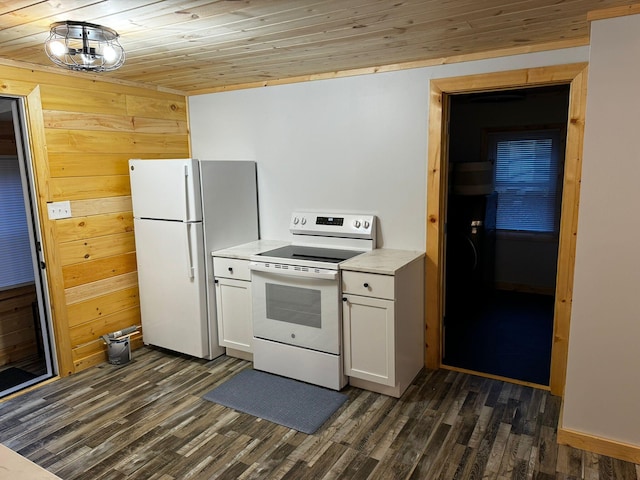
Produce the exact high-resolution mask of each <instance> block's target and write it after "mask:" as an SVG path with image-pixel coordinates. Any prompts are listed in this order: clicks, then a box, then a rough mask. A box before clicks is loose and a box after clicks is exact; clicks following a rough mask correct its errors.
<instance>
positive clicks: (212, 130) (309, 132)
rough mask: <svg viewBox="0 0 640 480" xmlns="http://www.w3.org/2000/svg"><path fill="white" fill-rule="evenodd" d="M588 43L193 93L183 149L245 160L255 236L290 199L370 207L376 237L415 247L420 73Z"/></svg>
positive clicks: (420, 166)
mask: <svg viewBox="0 0 640 480" xmlns="http://www.w3.org/2000/svg"><path fill="white" fill-rule="evenodd" d="M587 59H588V48H586V47H581V48H572V49H565V50H556V51H551V52H542V53H532V54H527V55H517V56H511V57H503V58H496V59H491V60H481V61H474V62H465V63H458V64H453V65H442V66H436V67H426V68H420V69H414V70H404V71H398V72H390V73H381V74H374V75H363V76H356V77H349V78H340V79H332V80H321V81H314V82H306V83H298V84H291V85H281V86H273V87H265V88H261V89H249V90H238V91H231V92H223V93H215V94H207V95H199V96H193V97H190V98H189V115H190V127H191V142H192V143H191V144H192V154H193V156H194V157H195V158H200V159H214V160H222V159H227V160H255V161H256V162H257V165H258V190H259V192H258V197H259V202H260V222H261V236H262V238H265V239H274V240H287V239H289V238H290V236H289V231H288V222H289V216H290V213H291V211H293V210H295V209H308V210H329V211H343V212H371V213H375V214H377V215H378V217H379V219H380V235H379V243H380V246H384V247H387V248H404V249H414V250H424V249H425V221H426V198H427V197H426V176H427V173H426V158H427V129H428V109H429V81H430V80H431V79H432V78H445V77H454V76H461V75H470V74H478V73H488V72H496V71H504V70H516V69H521V68H533V67H539V66H546V65H557V64H565V63H575V62H584V61H587Z"/></svg>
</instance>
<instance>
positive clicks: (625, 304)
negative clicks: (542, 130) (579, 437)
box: [563, 15, 640, 445]
mask: <svg viewBox="0 0 640 480" xmlns="http://www.w3.org/2000/svg"><path fill="white" fill-rule="evenodd" d="M639 31H640V15H634V16H628V17H620V18H614V19H608V20H601V21H596V22H593V24H592V29H591V54H590V65H589V84H588V89H589V90H588V97H587V120H586V129H585V141H584V164H583V168H582V187H581V195H580V213H579V220H578V238H577V250H576V269H575V282H574V296H573V310H572V315H571V334H570V338H569V363H568V367H567V368H568V369H567V383H566V390H565V399H564V414H563V427H564V428H566V429H569V430H574V431H578V432H584V433H589V434H592V435H596V436H601V437H605V438H608V439H611V440H617V441H620V442H624V443H630V444H633V445H640V414H639V408H640V381H638V368H639V367H640V346H639V344H638V342H639V341H640V314H639V312H640V304H639V303H638V301H639V299H640V238H639V237H640V226H638V224H637V222H636V215H635V214H636V212H635V209H636V206H637V205H638V189H639V187H638V185H639V179H640V138H639V136H638V130H639V125H640V124H639V120H638V115H639V112H640V95H639V94H638V86H639V85H640V63H639V62H638V59H640V35H639V34H638V32H639Z"/></svg>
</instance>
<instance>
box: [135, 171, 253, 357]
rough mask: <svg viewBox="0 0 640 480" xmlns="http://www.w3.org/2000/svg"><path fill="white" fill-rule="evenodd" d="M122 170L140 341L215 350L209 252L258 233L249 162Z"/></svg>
mask: <svg viewBox="0 0 640 480" xmlns="http://www.w3.org/2000/svg"><path fill="white" fill-rule="evenodd" d="M129 176H130V181H131V199H132V203H133V217H134V219H133V222H134V223H133V225H134V233H135V242H136V259H137V266H138V285H139V292H140V310H141V317H142V335H143V340H144V343H145V344H148V345H155V346H158V347H162V348H166V349H169V350H173V351H176V352H181V353H185V354H188V355H192V356H194V357H199V358H205V359H212V358H215V357H218V356H220V355H222V354H223V353H224V348H222V347H220V346H219V345H218V331H217V321H216V308H215V288H214V282H213V280H214V279H213V261H212V257H211V252H212V251H213V250H218V249H221V248H226V247H230V246H233V245H238V244H241V243H246V242H251V241H253V240H256V239H258V237H259V233H258V201H257V188H256V164H255V162H247V161H213V160H196V159H171V160H138V159H132V160H129Z"/></svg>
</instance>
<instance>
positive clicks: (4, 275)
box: [0, 157, 34, 290]
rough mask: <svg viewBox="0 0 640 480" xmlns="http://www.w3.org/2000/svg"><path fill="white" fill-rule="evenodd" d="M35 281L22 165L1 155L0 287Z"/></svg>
mask: <svg viewBox="0 0 640 480" xmlns="http://www.w3.org/2000/svg"><path fill="white" fill-rule="evenodd" d="M33 281H34V277H33V262H32V258H31V244H30V239H29V228H28V224H27V215H26V212H25V208H24V197H23V193H22V180H21V177H20V165H19V164H18V159H17V158H16V157H4V158H0V290H5V289H8V288H11V287H16V286H19V285H23V284H26V283H31V282H33Z"/></svg>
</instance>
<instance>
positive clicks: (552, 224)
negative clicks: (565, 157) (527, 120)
mask: <svg viewBox="0 0 640 480" xmlns="http://www.w3.org/2000/svg"><path fill="white" fill-rule="evenodd" d="M560 143H561V142H560V132H559V131H558V130H545V131H536V132H530V131H529V132H527V131H521V132H507V133H500V134H493V135H491V138H490V148H492V150H493V152H494V159H495V160H494V161H495V190H496V191H497V192H498V209H497V213H496V228H498V229H499V230H517V231H528V232H557V231H558V224H559V202H560V197H561V192H560V191H559V190H560V185H561V183H560V180H561V171H562V168H561V167H562V165H561V163H560V160H559V158H560V155H559V152H560Z"/></svg>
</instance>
